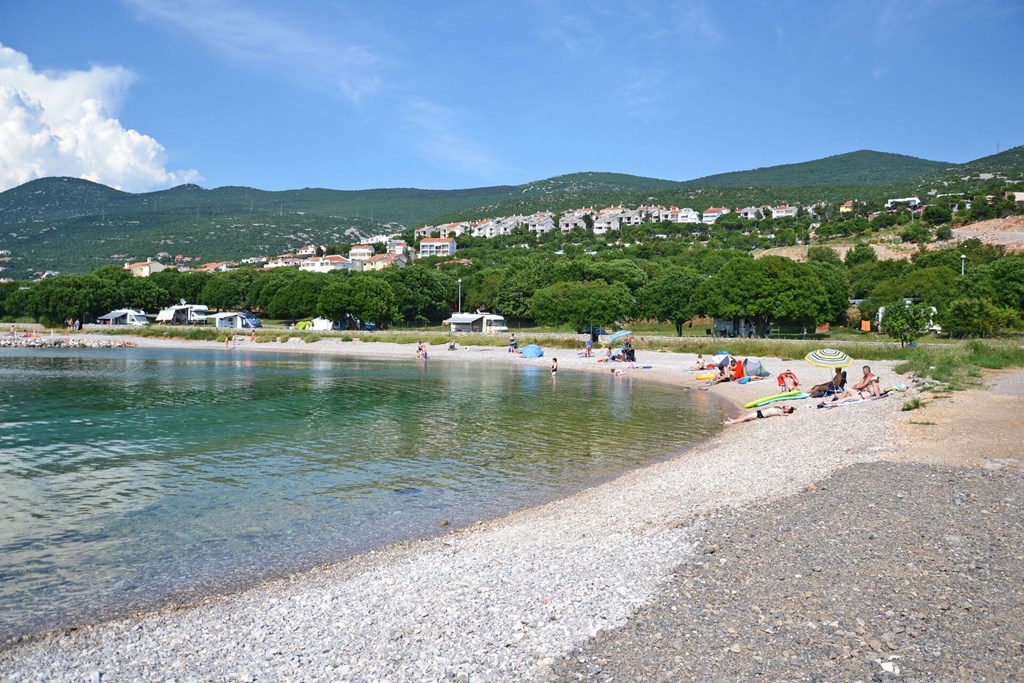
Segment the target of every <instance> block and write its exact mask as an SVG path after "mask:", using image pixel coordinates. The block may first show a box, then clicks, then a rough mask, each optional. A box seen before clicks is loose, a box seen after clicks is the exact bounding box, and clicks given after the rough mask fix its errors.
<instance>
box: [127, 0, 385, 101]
mask: <svg viewBox="0 0 1024 683" xmlns="http://www.w3.org/2000/svg"><path fill="white" fill-rule="evenodd" d="M122 2H123V3H124V4H125V5H126V6H128V7H131V8H133V9H135V11H136V12H138V13H139V16H140V17H141V18H143V19H148V20H152V21H156V22H160V23H162V24H165V25H168V26H172V27H175V28H177V29H180V30H183V31H185V32H186V33H188V34H189V35H190V36H191V37H192V38H194V39H195V40H198V41H199V42H201V43H202V44H203V45H205V46H206V47H207V48H209V49H210V50H214V51H217V52H219V53H221V54H223V55H225V56H227V57H228V58H229V59H231V60H233V61H235V62H237V63H241V64H245V65H249V66H255V67H257V68H259V69H260V70H263V71H266V70H268V69H269V70H273V71H276V72H278V73H281V74H284V76H285V77H287V78H288V79H290V80H297V81H299V82H301V83H303V84H304V85H305V87H308V88H310V89H314V90H323V91H327V92H331V93H334V94H341V95H343V96H345V97H346V98H348V99H350V100H353V101H356V102H358V101H359V100H360V99H361V98H362V97H363V96H365V95H368V94H370V93H374V92H376V91H377V90H378V89H379V88H380V87H381V79H380V77H379V75H378V73H377V71H378V69H379V67H380V59H379V58H378V56H377V55H376V54H374V53H373V52H372V51H371V50H370V49H369V48H367V47H365V46H363V45H359V44H358V43H356V42H354V41H352V40H350V39H347V38H342V37H339V36H336V35H332V34H330V33H329V31H326V30H324V29H323V28H322V27H320V28H316V27H315V28H312V29H307V28H303V27H302V26H300V25H299V24H298V23H297V21H299V20H298V19H296V16H295V14H294V13H291V14H288V13H285V12H287V9H286V10H285V12H282V11H280V10H279V11H277V12H274V11H270V10H265V9H261V8H259V7H253V6H251V5H246V4H243V3H239V2H236V1H235V0H122ZM282 7H285V6H284V5H282ZM352 21H353V22H355V21H356V20H355V19H354V18H353V19H352Z"/></svg>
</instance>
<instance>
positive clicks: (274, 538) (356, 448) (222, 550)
mask: <svg viewBox="0 0 1024 683" xmlns="http://www.w3.org/2000/svg"><path fill="white" fill-rule="evenodd" d="M0 360H2V363H0V411H2V412H0V415H2V422H0V490H3V491H4V492H5V495H4V496H3V497H2V498H0V634H11V633H16V632H23V631H30V630H33V629H40V628H48V627H57V626H69V625H71V624H74V623H78V622H81V621H85V620H87V619H88V618H90V615H91V616H92V617H95V616H102V615H103V614H105V613H108V612H111V611H115V610H116V609H122V610H129V609H134V608H139V607H144V606H147V605H152V604H154V603H157V602H159V601H161V600H165V599H168V598H170V597H172V596H178V597H180V596H189V595H200V594H203V593H205V592H209V591H211V590H217V589H219V588H221V587H223V586H226V585H234V584H235V583H237V582H240V581H242V582H244V581H251V580H254V579H255V578H259V577H263V576H267V575H273V574H275V573H281V572H285V571H290V570H293V569H296V568H301V567H308V566H310V565H312V564H315V563H319V562H324V561H329V560H332V559H339V558H342V557H345V556H347V555H349V554H351V553H354V552H359V551H362V550H365V549H368V548H371V547H374V546H377V545H380V544H383V543H388V542H392V541H396V540H400V539H406V538H412V537H417V536H421V535H423V534H427V533H432V532H433V531H435V530H436V529H437V528H438V524H439V523H440V522H441V521H442V520H450V521H451V522H453V523H455V524H459V523H466V522H469V521H471V520H473V519H478V518H482V517H488V516H493V515H496V514H501V513H504V512H507V511H508V510H510V509H513V508H516V507H521V506H524V505H529V504H532V503H536V502H540V501H543V500H548V499H551V498H553V497H557V496H559V495H563V494H565V493H567V492H569V491H572V490H575V489H578V488H579V487H582V486H586V485H589V484H591V483H594V482H597V481H600V480H603V479H606V478H608V477H611V476H614V475H615V474H616V473H618V472H621V471H623V470H624V469H627V468H629V467H633V466H636V465H637V464H639V463H642V462H647V461H650V460H652V459H657V458H658V457H661V456H663V455H666V454H669V453H672V452H676V451H678V450H679V449H681V448H683V447H685V445H686V444H688V443H691V442H693V441H695V440H697V439H699V438H703V437H704V436H705V435H707V434H708V433H710V432H712V431H713V430H715V429H717V428H718V425H720V420H721V411H720V409H719V408H718V407H717V406H716V405H714V404H707V400H708V397H707V396H706V395H704V396H702V395H701V394H702V392H693V393H692V394H686V395H684V394H681V393H680V392H679V391H678V390H676V389H669V388H666V387H659V386H654V385H645V384H644V383H639V382H638V383H634V382H632V381H630V379H629V378H628V377H619V378H614V377H609V376H605V375H603V374H601V375H573V374H571V373H569V374H567V373H564V372H563V373H562V374H561V375H560V376H559V378H558V380H557V383H558V389H557V392H556V391H555V381H554V378H552V377H551V375H550V372H549V371H548V369H547V368H540V367H533V366H525V367H523V366H513V367H510V368H509V369H508V371H502V370H499V369H497V368H480V367H464V366H460V365H458V364H438V363H429V361H428V363H427V364H422V363H417V362H416V361H415V359H410V360H409V362H405V363H391V364H388V363H373V362H367V361H353V360H345V359H339V358H334V357H316V356H302V357H293V356H284V355H272V354H262V353H253V354H246V353H245V352H243V351H237V350H236V352H233V353H232V354H230V355H227V354H223V352H220V353H217V352H185V351H169V350H145V349H136V350H131V351H124V350H109V351H97V352H90V353H87V354H81V355H75V354H73V353H70V352H60V351H53V352H45V351H42V352H40V351H34V352H31V353H26V352H20V353H19V352H9V351H4V352H3V353H2V354H0ZM549 382H550V384H551V386H550V388H549V387H547V386H546V385H547V384H548V383H549ZM696 401H702V402H704V403H706V404H705V405H700V404H698V403H696Z"/></svg>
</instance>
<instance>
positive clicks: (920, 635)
mask: <svg viewBox="0 0 1024 683" xmlns="http://www.w3.org/2000/svg"><path fill="white" fill-rule="evenodd" d="M132 341H133V342H135V343H138V344H139V345H140V346H143V345H160V344H176V345H187V346H188V347H193V346H195V347H198V346H203V345H204V344H203V343H182V342H172V341H164V340H155V339H150V338H139V339H132ZM208 346H210V348H213V347H220V348H223V345H222V344H212V343H209V344H208ZM246 349H250V350H253V351H282V350H288V351H295V352H302V353H332V354H340V355H352V356H360V355H365V356H372V357H376V358H393V359H403V358H407V359H409V361H410V362H416V360H415V351H414V347H413V346H412V345H408V346H407V345H398V344H385V343H356V342H348V343H342V342H339V341H334V340H322V341H320V342H318V343H316V344H301V343H300V344H291V343H281V344H279V343H255V342H239V343H238V344H237V345H236V347H235V349H234V351H225V352H226V353H230V352H237V351H240V350H246ZM557 355H558V364H559V371H560V372H602V373H605V374H608V375H609V377H608V381H610V382H631V381H660V382H668V383H671V384H673V385H676V386H678V387H679V391H680V392H688V391H700V390H701V386H700V385H701V383H698V382H697V381H696V380H695V379H694V378H693V373H692V372H690V371H689V367H690V365H691V364H692V363H693V361H694V357H693V356H692V355H687V354H668V353H645V352H643V351H642V350H641V351H639V352H638V366H640V367H636V368H630V367H624V374H623V375H621V376H613V375H612V374H611V373H609V371H608V367H607V365H606V364H604V363H597V362H596V359H594V358H580V357H576V355H575V354H574V353H566V352H559V353H558V354H557ZM762 360H763V362H764V364H765V365H766V367H767V368H769V369H770V370H772V371H773V372H776V373H777V372H780V371H782V370H783V369H786V368H788V367H791V368H792V369H793V370H795V371H796V372H797V373H798V374H799V375H800V377H801V380H802V381H803V382H804V384H805V385H809V384H813V383H816V382H821V381H826V380H827V379H828V371H827V370H821V369H817V368H811V367H810V366H808V365H807V364H806V363H803V362H802V361H780V360H777V359H762ZM427 362H431V363H452V362H483V363H491V364H494V365H507V364H514V363H522V364H534V365H540V366H544V367H547V366H548V365H549V364H550V358H539V359H520V358H516V357H514V356H513V355H511V354H507V353H506V352H505V350H504V349H503V348H495V347H479V348H477V347H466V348H460V349H459V350H456V351H447V350H446V349H444V348H443V347H442V348H431V349H430V359H429V360H428V361H427ZM617 365H619V364H617ZM647 365H649V366H650V367H649V368H646V369H645V368H644V367H643V366H647ZM872 366H873V368H874V370H875V372H876V374H878V375H880V376H881V377H882V383H883V385H885V386H890V385H894V384H897V383H903V384H906V385H907V386H908V387H909V388H908V390H907V392H906V393H905V394H898V395H893V396H891V397H890V398H887V399H883V400H879V401H871V402H865V403H863V404H852V405H849V406H846V407H843V408H840V409H834V410H820V409H816V408H815V405H816V404H817V402H818V401H817V400H814V399H807V400H803V401H792V402H790V403H791V404H792V405H794V406H795V407H796V408H797V410H796V412H795V413H794V414H793V415H792V416H787V417H778V418H771V419H765V420H756V421H753V422H750V423H745V424H738V425H734V426H730V427H728V428H725V429H723V431H721V432H720V433H718V434H715V435H713V436H711V437H710V438H709V440H708V441H707V442H705V443H704V444H702V445H700V446H698V447H696V448H693V449H691V450H688V451H686V452H681V453H679V454H678V455H677V456H676V457H675V458H673V459H671V460H669V461H666V462H662V463H658V464H655V465H651V466H648V467H645V468H642V469H639V470H635V471H632V472H628V473H626V474H624V475H622V476H621V477H619V478H617V479H615V480H614V481H611V482H608V483H606V484H603V485H601V486H597V487H594V488H591V489H587V490H584V491H581V492H579V493H577V494H575V495H573V496H571V497H569V498H566V499H563V500H559V501H555V502H552V503H549V504H547V505H543V506H540V507H536V508H531V509H527V510H521V511H519V512H516V513H513V514H511V515H508V516H506V517H503V518H500V519H495V520H490V521H485V522H480V523H477V524H475V525H473V526H471V527H469V528H462V529H455V530H451V531H449V532H447V533H443V534H442V535H438V536H436V537H433V538H428V539H423V540H419V541H415V542H410V543H403V544H398V545H394V546H389V547H387V548H383V549H381V550H378V551H375V552H372V553H368V554H365V555H360V556H357V557H354V558H352V559H351V560H349V561H346V562H343V563H339V564H336V565H331V566H325V567H321V568H318V569H316V570H314V571H311V572H306V573H303V574H299V575H295V576H292V577H289V578H287V579H283V580H278V581H274V582H271V583H267V584H265V585H263V586H260V587H258V588H255V589H252V590H248V591H245V592H243V593H239V594H234V595H228V596H222V597H214V598H209V599H207V600H205V601H203V602H201V603H200V604H191V605H180V606H175V607H173V608H168V609H164V610H161V611H158V612H154V613H147V614H139V615H135V616H132V617H129V618H124V619H120V620H117V621H114V622H109V623H103V624H97V625H94V626H89V627H85V628H81V629H76V630H73V631H67V632H59V633H53V634H49V635H46V636H42V637H39V638H35V639H31V640H27V641H24V642H17V643H7V644H4V645H2V646H0V676H3V677H4V678H3V680H8V681H36V680H46V681H99V682H102V681H171V680H173V681H282V680H292V681H443V680H462V681H481V682H482V681H562V680H565V681H571V680H602V681H659V680H665V681H676V680H701V681H709V680H712V681H718V680H721V681H733V680H750V679H755V678H761V679H764V680H850V681H854V680H864V681H871V680H919V681H926V680H927V681H934V680H1018V679H1019V676H1020V672H1021V671H1022V670H1024V629H1021V627H1020V626H1019V624H1021V623H1024V599H1022V598H1024V582H1022V581H1021V579H1022V578H1024V577H1022V573H1024V570H1022V567H1024V562H1022V561H1021V560H1024V557H1022V550H1021V549H1022V548H1024V513H1022V508H1024V506H1022V503H1024V500H1022V498H1021V495H1022V494H1021V491H1022V490H1024V488H1022V486H1021V484H1022V483H1024V480H1022V476H1024V475H1022V474H1021V471H1020V466H1019V464H1020V461H1019V460H1018V461H1014V460H1013V459H1012V458H1010V459H1009V461H1008V460H1007V459H1006V458H1002V460H1001V461H1000V463H998V464H997V465H994V466H992V467H977V466H975V467H950V466H948V465H942V466H939V465H930V464H921V463H918V462H907V461H905V460H906V458H903V457H901V456H902V455H905V453H906V452H908V446H907V444H906V443H905V439H904V437H903V435H902V432H901V431H900V429H898V426H899V424H900V423H901V421H905V420H906V417H905V414H904V413H903V412H902V410H901V408H902V405H903V402H904V400H905V398H907V397H910V396H912V395H914V392H915V390H914V382H913V378H907V377H900V376H899V375H896V374H895V372H894V370H893V368H892V365H891V364H889V363H872ZM858 367H859V364H857V365H855V366H854V368H851V370H855V369H856V368H858ZM854 376H855V375H854V374H851V377H854ZM1007 377H1009V378H1010V379H1008V380H1007V381H1005V382H1003V383H1001V384H1000V385H999V391H1001V392H1002V393H1003V394H1007V395H1009V396H1015V397H1017V398H1018V399H1019V397H1020V396H1022V395H1024V382H1021V381H1020V375H1019V374H1016V375H1015V374H1009V373H1008V374H1007ZM776 391H777V389H776V388H775V383H774V381H773V380H767V381H761V382H751V383H749V384H746V385H735V384H725V385H719V386H715V387H712V388H711V389H709V390H708V393H709V394H710V395H714V396H716V397H719V398H721V399H722V400H725V401H728V402H729V403H731V404H733V405H735V406H737V409H736V414H739V413H740V412H741V410H740V409H739V408H738V406H741V405H742V404H743V403H744V402H746V401H749V400H752V399H755V398H758V397H760V396H764V395H768V394H772V393H775V392H776ZM975 455H976V454H975Z"/></svg>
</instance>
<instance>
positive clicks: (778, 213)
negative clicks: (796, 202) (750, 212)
mask: <svg viewBox="0 0 1024 683" xmlns="http://www.w3.org/2000/svg"><path fill="white" fill-rule="evenodd" d="M798 210H799V209H798V208H797V207H795V206H788V205H786V204H783V205H782V206H776V207H773V208H772V218H796V214H797V211H798Z"/></svg>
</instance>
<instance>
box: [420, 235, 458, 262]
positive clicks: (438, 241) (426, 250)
mask: <svg viewBox="0 0 1024 683" xmlns="http://www.w3.org/2000/svg"><path fill="white" fill-rule="evenodd" d="M457 249H458V245H457V244H456V243H455V239H454V238H453V237H427V238H425V239H422V240H420V254H419V256H420V258H427V257H429V256H451V255H452V254H454V253H455V251H456V250H457Z"/></svg>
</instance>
